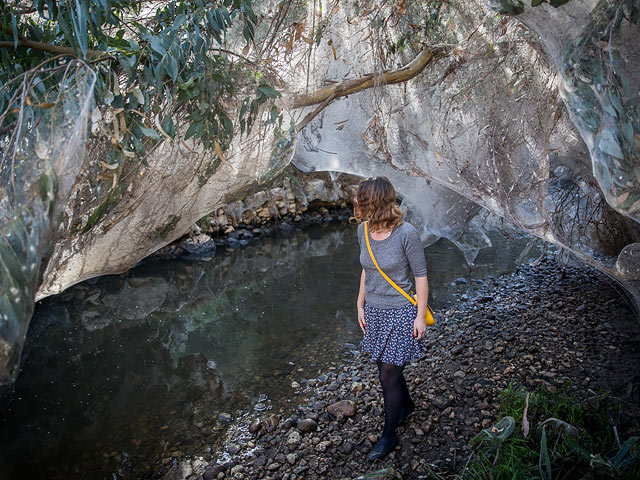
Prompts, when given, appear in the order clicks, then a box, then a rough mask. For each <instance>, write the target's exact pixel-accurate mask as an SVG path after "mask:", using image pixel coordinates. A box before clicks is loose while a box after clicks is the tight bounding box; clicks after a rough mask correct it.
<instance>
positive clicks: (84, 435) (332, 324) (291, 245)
mask: <svg viewBox="0 0 640 480" xmlns="http://www.w3.org/2000/svg"><path fill="white" fill-rule="evenodd" d="M492 241H493V243H494V245H493V246H492V247H490V248H486V249H483V250H482V251H481V252H480V254H479V255H478V257H477V258H476V261H475V264H474V265H473V266H472V267H469V266H467V264H466V263H465V260H464V257H463V255H462V253H461V252H460V251H459V250H458V249H457V248H456V247H455V246H454V245H453V244H452V243H450V242H448V241H446V240H440V241H438V242H437V243H436V244H434V245H432V246H430V247H429V248H427V249H426V255H427V264H428V268H429V284H430V292H431V298H430V303H431V305H432V306H433V308H434V309H441V308H446V307H447V306H449V305H452V304H454V303H455V302H456V300H457V299H458V298H459V297H460V296H461V295H466V294H467V293H468V292H469V291H470V290H471V289H472V288H473V287H474V285H479V284H481V283H482V282H486V281H491V276H493V277H496V276H498V275H501V274H504V273H508V272H510V271H512V270H513V269H514V267H515V265H516V259H517V258H518V256H519V254H520V252H521V251H522V250H523V248H524V247H525V246H526V245H527V243H528V242H529V238H525V237H523V238H519V239H507V238H505V237H503V236H502V235H500V234H498V233H495V234H494V235H492ZM533 255H534V253H532V254H531V256H533ZM359 272H360V266H359V263H358V242H357V238H356V227H355V226H354V225H350V224H348V223H346V222H332V223H325V224H319V225H312V226H310V227H306V228H304V229H293V230H291V231H288V232H279V233H277V234H275V235H273V236H270V237H265V238H261V239H256V240H253V241H252V242H250V243H249V245H247V246H246V247H244V248H240V249H224V251H221V249H219V251H218V252H216V255H215V256H213V257H211V258H199V259H193V260H187V259H175V260H159V259H157V260H153V261H147V262H144V263H142V264H140V265H139V266H137V267H136V268H134V269H132V270H130V271H129V272H127V273H125V274H122V275H111V276H105V277H100V278H96V279H92V280H89V281H85V282H83V283H81V284H78V285H76V286H74V287H72V288H70V289H68V290H67V291H65V292H64V293H63V294H61V295H58V296H56V297H50V298H47V299H45V300H43V301H42V302H40V303H39V304H38V305H37V307H36V310H35V313H34V316H33V319H32V322H31V326H30V330H29V333H28V336H27V343H26V345H25V348H24V353H23V358H22V363H21V373H20V375H19V377H18V379H17V381H16V383H15V384H14V385H12V386H10V387H2V388H1V389H0V451H1V452H2V455H1V457H0V479H2V480H5V479H13V478H24V477H27V478H35V479H38V478H47V479H57V478H60V479H62V478H65V479H76V478H77V479H80V478H82V479H94V478H95V479H99V478H108V479H116V478H158V476H159V475H161V472H162V471H164V470H166V468H168V466H170V464H171V463H172V462H175V461H176V459H177V458H180V457H183V456H190V455H200V456H202V457H204V458H205V459H207V458H211V455H213V453H214V452H215V451H216V449H218V448H220V446H221V444H222V442H223V441H224V438H225V434H226V432H227V430H228V429H229V427H230V426H231V425H232V424H233V423H234V421H236V419H237V418H239V417H247V416H253V415H260V414H262V413H263V412H264V413H267V412H272V411H275V412H283V413H285V412H289V411H292V410H293V409H294V408H295V406H296V405H297V404H298V403H299V402H300V401H302V398H301V397H299V396H298V395H297V394H296V393H295V392H294V390H293V389H292V386H291V384H292V382H299V381H300V379H303V378H317V377H318V376H321V375H322V373H323V372H326V371H327V370H328V369H331V368H332V367H335V366H336V365H339V364H341V363H344V362H345V361H350V360H351V359H352V358H353V352H354V349H356V348H357V345H358V344H359V342H360V339H361V334H360V330H359V327H358V325H357V321H356V317H355V299H356V296H357V287H358V279H359Z"/></svg>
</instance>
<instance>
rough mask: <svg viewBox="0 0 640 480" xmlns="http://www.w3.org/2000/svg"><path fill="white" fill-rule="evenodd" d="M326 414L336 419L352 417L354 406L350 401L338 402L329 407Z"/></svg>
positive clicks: (354, 410)
mask: <svg viewBox="0 0 640 480" xmlns="http://www.w3.org/2000/svg"><path fill="white" fill-rule="evenodd" d="M327 413H328V414H329V415H331V416H332V417H335V418H337V419H341V418H344V417H353V416H354V415H355V414H356V404H355V403H354V402H353V401H352V400H340V401H339V402H336V403H332V404H331V405H329V406H328V407H327Z"/></svg>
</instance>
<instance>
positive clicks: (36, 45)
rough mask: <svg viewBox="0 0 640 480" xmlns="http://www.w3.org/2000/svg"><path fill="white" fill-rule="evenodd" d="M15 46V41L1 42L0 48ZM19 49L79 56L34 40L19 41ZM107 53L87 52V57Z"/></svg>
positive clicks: (23, 39)
mask: <svg viewBox="0 0 640 480" xmlns="http://www.w3.org/2000/svg"><path fill="white" fill-rule="evenodd" d="M14 45H15V43H14V42H13V41H9V42H6V41H5V42H0V48H14ZM18 47H22V48H32V49H34V50H40V51H42V52H49V53H55V54H57V55H70V56H72V57H77V56H78V54H77V53H76V51H75V50H74V49H73V48H71V47H61V46H59V45H51V44H50V43H42V42H34V41H33V40H27V39H25V38H21V39H19V40H18ZM106 53H107V52H103V51H101V50H87V56H90V57H96V56H100V55H105V54H106Z"/></svg>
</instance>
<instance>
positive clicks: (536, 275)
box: [165, 258, 640, 480]
mask: <svg viewBox="0 0 640 480" xmlns="http://www.w3.org/2000/svg"><path fill="white" fill-rule="evenodd" d="M436 313H437V316H436V318H437V322H438V323H437V325H436V326H435V327H431V328H430V329H428V333H427V337H426V342H425V347H426V355H425V356H424V357H423V358H422V359H421V360H420V361H418V362H415V363H413V364H411V365H409V366H407V368H406V369H405V376H406V378H407V383H408V384H409V388H410V390H411V391H412V396H413V399H414V401H415V403H416V406H417V408H416V411H415V412H414V413H413V414H412V416H411V417H410V419H409V421H408V422H407V423H406V424H405V426H403V427H400V428H399V429H398V434H399V437H400V446H399V447H398V448H396V450H395V451H394V452H392V453H391V454H390V455H389V456H388V457H387V458H386V459H385V460H383V461H380V462H376V463H374V464H369V463H368V462H367V461H366V456H367V454H368V453H369V451H370V449H371V447H372V445H373V444H375V442H376V441H377V436H378V434H379V432H380V430H381V429H382V424H383V416H384V414H383V410H382V393H381V389H380V387H379V384H378V380H377V371H376V368H375V365H374V364H371V363H370V362H368V361H367V359H366V358H365V357H364V356H363V355H358V356H356V358H355V360H354V361H352V362H348V363H345V364H343V365H342V366H340V367H338V368H335V369H334V370H330V371H328V372H327V373H326V374H323V375H320V376H319V377H317V378H300V379H299V380H298V381H296V382H295V385H294V387H297V386H298V385H299V387H298V388H299V393H301V394H303V395H305V396H306V398H308V400H309V401H308V403H305V404H302V405H299V406H298V407H297V410H296V412H295V414H294V415H292V416H290V417H286V418H285V417H281V416H279V415H270V416H266V417H261V418H253V419H251V418H249V419H247V420H246V423H247V425H246V427H248V428H243V426H242V425H238V426H237V428H235V429H232V431H233V432H234V433H232V434H231V435H230V437H229V440H228V442H227V444H226V449H225V451H223V452H219V458H218V460H217V463H209V464H207V463H206V462H205V463H203V462H202V461H201V460H199V461H197V462H196V461H194V462H192V463H191V464H189V463H182V464H181V465H179V466H177V468H175V469H173V470H171V471H169V472H168V473H167V474H166V475H165V478H166V479H171V480H172V479H177V478H189V479H191V478H194V479H195V478H204V479H205V480H209V479H213V478H218V479H223V478H234V479H243V478H245V479H254V478H256V479H257V478H265V479H283V480H294V479H308V480H313V479H324V478H330V479H342V478H356V477H358V476H360V475H363V474H365V473H367V472H370V471H374V470H378V469H381V468H384V467H387V466H391V465H393V466H395V467H396V468H397V469H398V470H399V471H400V472H401V474H402V477H403V478H404V479H414V478H416V479H417V478H423V477H424V475H425V473H426V471H427V468H428V465H429V464H436V465H439V467H440V468H441V469H452V468H456V466H457V467H459V466H460V465H461V464H462V463H463V461H464V460H465V459H466V458H467V457H468V455H469V449H468V446H467V445H468V443H469V441H470V440H471V439H472V438H473V437H474V436H475V435H476V434H477V433H478V432H479V431H480V430H481V429H482V428H485V427H488V426H489V425H492V424H493V423H494V421H495V420H496V418H497V414H498V411H499V406H500V404H499V394H500V392H501V391H502V390H503V389H504V388H505V387H507V386H508V385H509V383H510V382H515V383H517V384H519V385H522V386H524V387H527V388H531V389H533V388H535V387H537V386H539V385H540V384H543V383H547V384H553V383H554V382H557V381H559V380H562V379H565V378H568V379H570V380H571V382H572V383H573V385H574V390H575V393H576V394H577V395H578V397H580V398H586V397H587V396H588V395H593V394H594V392H600V391H609V392H611V393H612V394H613V395H614V396H616V397H619V398H620V399H622V400H624V401H625V407H626V409H625V415H627V416H628V417H629V419H637V418H639V417H640V361H639V360H640V331H639V329H638V326H639V325H638V320H637V318H636V316H635V314H634V312H633V310H632V309H631V307H630V306H629V305H628V304H627V302H626V301H625V300H624V298H623V297H621V295H620V291H619V290H618V289H616V288H615V287H614V286H613V285H612V284H611V283H610V282H609V281H608V280H607V279H606V277H604V276H603V275H601V274H599V273H598V272H595V271H594V270H591V269H588V268H582V267H561V266H558V265H557V264H556V262H555V260H554V259H553V258H545V259H544V260H543V261H542V262H540V263H539V264H538V265H536V266H529V265H524V266H522V267H520V268H519V269H518V270H517V271H516V272H515V273H513V274H512V275H509V276H505V277H502V278H499V279H497V280H496V281H495V282H493V283H492V284H491V285H486V286H484V287H481V288H480V289H479V290H476V291H475V292H474V293H473V296H470V297H469V298H467V299H465V300H463V301H460V303H459V304H458V305H456V307H455V308H451V309H448V310H446V311H440V312H436ZM249 422H251V424H250V425H248V423H249ZM626 424H627V425H636V427H633V426H632V427H628V428H631V429H633V428H637V423H635V422H631V421H630V422H626ZM626 433H630V432H626ZM635 433H636V434H637V433H638V432H635ZM625 437H626V435H625Z"/></svg>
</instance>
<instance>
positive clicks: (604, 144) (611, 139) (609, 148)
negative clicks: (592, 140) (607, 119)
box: [598, 130, 624, 159]
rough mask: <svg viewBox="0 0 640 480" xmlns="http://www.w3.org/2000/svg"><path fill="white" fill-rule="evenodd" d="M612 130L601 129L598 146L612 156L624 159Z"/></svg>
mask: <svg viewBox="0 0 640 480" xmlns="http://www.w3.org/2000/svg"><path fill="white" fill-rule="evenodd" d="M616 137H617V135H616V134H615V132H614V131H613V130H601V131H600V134H599V136H598V148H600V150H602V151H603V152H604V153H606V154H608V155H611V156H612V157H615V158H619V159H624V155H623V154H622V150H621V149H620V144H619V143H618V140H617V139H616Z"/></svg>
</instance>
